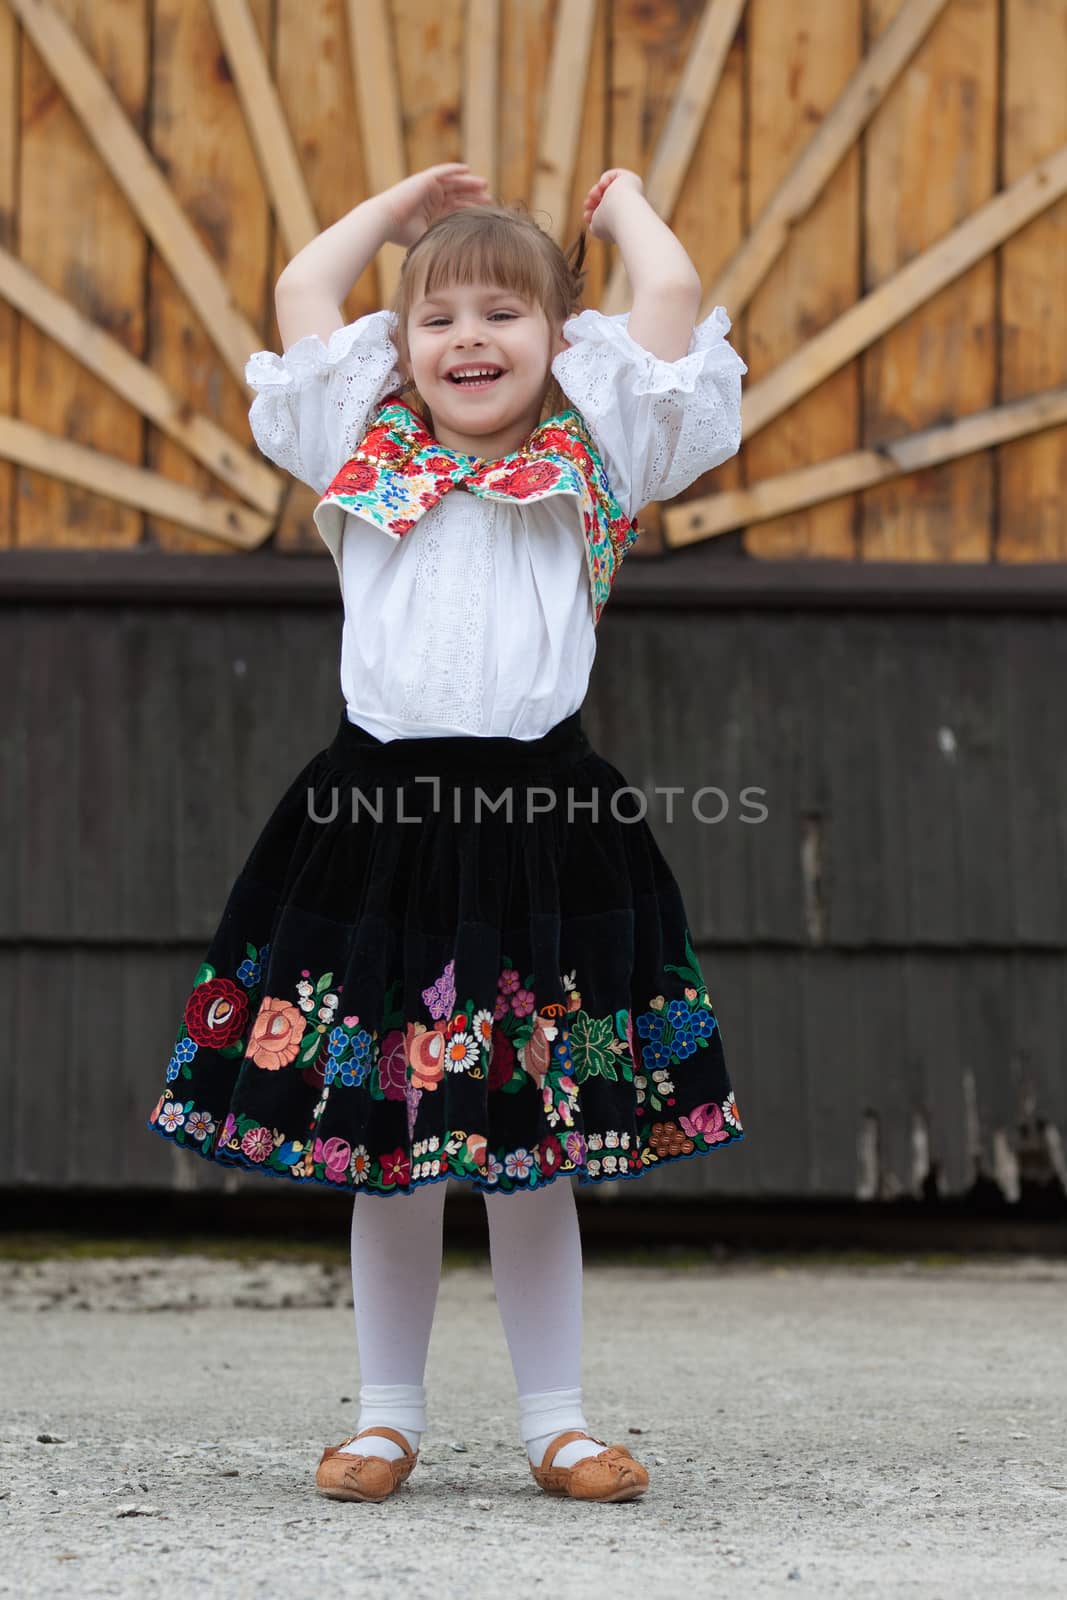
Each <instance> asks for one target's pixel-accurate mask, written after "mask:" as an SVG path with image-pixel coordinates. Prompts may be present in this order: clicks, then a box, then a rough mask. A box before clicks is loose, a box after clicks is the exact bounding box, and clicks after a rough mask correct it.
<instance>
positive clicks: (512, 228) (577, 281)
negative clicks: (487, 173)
mask: <svg viewBox="0 0 1067 1600" xmlns="http://www.w3.org/2000/svg"><path fill="white" fill-rule="evenodd" d="M584 262H585V233H584V232H580V233H579V235H578V237H577V239H576V240H575V241H574V243H573V244H571V245H570V246H568V248H567V249H566V250H565V251H564V250H561V249H560V247H559V245H558V244H557V243H556V241H555V240H554V239H553V238H552V237H551V235H550V234H547V233H546V232H545V231H544V229H543V228H542V227H541V226H540V225H539V224H538V223H536V222H535V221H534V220H533V218H532V217H531V216H530V214H529V212H528V211H527V209H526V207H525V206H524V205H523V204H522V202H518V203H517V204H515V205H502V204H490V205H476V206H463V207H461V208H460V209H459V210H457V211H450V212H449V213H448V214H447V216H444V217H439V218H438V220H437V221H436V222H434V223H431V225H430V227H428V228H427V229H426V232H425V233H424V234H422V235H421V237H420V238H419V239H417V240H416V242H415V243H414V244H413V245H412V246H411V247H410V249H409V250H408V252H407V254H406V255H405V257H404V264H403V266H402V268H401V271H400V281H399V283H398V284H397V289H396V294H395V295H394V297H393V304H392V307H391V310H392V312H393V314H394V316H395V317H396V319H397V324H396V328H395V330H394V332H393V338H394V341H395V343H396V346H397V349H398V351H399V353H400V357H401V360H402V362H403V363H404V365H405V366H406V367H407V369H408V370H410V367H411V351H410V348H409V346H408V337H407V325H408V317H409V315H410V313H411V309H412V307H413V305H414V304H415V301H416V299H417V298H418V296H419V295H420V294H422V295H430V294H433V293H434V292H435V290H437V289H439V288H444V287H445V286H448V285H452V284H470V283H492V284H499V285H500V287H501V288H504V289H510V290H512V291H513V292H514V293H516V294H520V295H523V296H525V298H526V299H528V300H530V301H532V302H533V304H534V305H539V306H540V307H541V308H542V310H543V311H544V313H545V316H546V317H547V318H548V322H549V325H550V327H551V328H552V329H553V332H554V331H555V329H556V327H557V326H562V324H563V323H564V322H566V321H567V319H568V318H569V317H572V316H574V315H576V313H577V312H578V311H579V310H580V309H581V299H582V293H583V290H584V288H585V278H586V274H585V270H584ZM400 395H402V396H404V397H405V398H406V400H407V403H408V404H409V405H410V406H411V408H412V410H413V411H417V412H418V414H419V416H420V417H421V418H422V420H423V422H425V423H426V425H427V426H428V427H429V426H430V425H431V423H432V418H431V416H430V411H429V407H428V406H427V405H426V402H425V400H423V398H422V396H421V395H420V394H419V391H418V390H417V389H416V387H415V383H414V380H413V379H409V380H408V382H407V383H406V384H405V386H404V388H403V389H401V390H400ZM569 405H570V401H569V400H568V399H567V397H566V395H565V394H564V393H563V391H562V389H561V388H560V386H559V384H558V383H557V381H556V379H555V378H554V377H552V378H551V379H550V382H549V385H548V390H547V392H546V394H545V400H544V404H543V405H542V407H541V415H540V417H539V418H538V426H539V425H540V424H541V423H542V422H545V421H546V420H547V419H548V418H549V417H553V416H555V415H556V414H557V412H559V411H563V410H565V409H566V408H567V406H569Z"/></svg>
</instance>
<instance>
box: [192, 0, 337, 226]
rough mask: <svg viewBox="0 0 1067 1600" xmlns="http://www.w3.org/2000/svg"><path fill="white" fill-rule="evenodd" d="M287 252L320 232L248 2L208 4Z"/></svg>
mask: <svg viewBox="0 0 1067 1600" xmlns="http://www.w3.org/2000/svg"><path fill="white" fill-rule="evenodd" d="M208 3H209V4H210V6H211V14H212V16H213V17H214V19H215V26H216V28H217V29H218V34H219V38H220V39H221V40H222V48H223V50H224V51H225V52H226V60H227V61H228V62H229V66H230V73H231V75H232V77H233V81H234V83H235V84H236V86H237V94H238V98H239V99H240V102H241V109H242V110H243V111H244V116H245V122H246V123H247V125H248V132H249V135H250V136H251V139H252V147H253V149H254V150H255V152H256V158H257V160H258V162H259V170H260V172H261V173H262V175H263V185H264V187H265V189H266V191H267V193H268V195H269V196H270V202H271V205H272V207H273V208H274V215H275V217H276V218H277V221H278V227H279V230H280V232H281V235H282V240H283V242H284V244H285V248H286V251H287V253H288V254H289V255H290V256H295V255H296V253H297V251H298V250H302V249H303V248H304V246H305V245H306V244H309V243H310V242H311V240H312V239H314V238H315V236H316V234H317V233H318V232H319V231H320V229H319V223H318V218H317V217H316V216H315V207H314V206H313V204H312V202H311V195H310V193H309V191H308V186H307V183H306V181H305V179H304V174H303V172H302V170H301V167H300V161H299V159H298V157H297V153H296V146H295V145H294V143H293V136H292V134H291V132H290V131H289V124H288V123H287V122H286V120H285V113H284V111H283V110H282V103H281V100H280V98H279V96H278V90H277V88H276V86H275V83H274V79H273V78H272V77H271V73H270V68H269V67H268V65H267V58H266V56H265V55H264V54H263V46H262V45H261V43H260V39H259V33H258V32H257V30H256V25H255V23H254V22H253V20H252V13H251V11H250V10H249V9H248V0H208Z"/></svg>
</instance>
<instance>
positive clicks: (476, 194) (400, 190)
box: [274, 161, 488, 350]
mask: <svg viewBox="0 0 1067 1600" xmlns="http://www.w3.org/2000/svg"><path fill="white" fill-rule="evenodd" d="M487 199H488V190H487V188H486V183H485V179H484V178H481V177H478V176H476V175H475V174H473V173H472V172H471V171H470V168H469V167H468V166H467V164H466V162H463V161H445V162H442V163H441V164H440V165H439V166H436V167H427V168H425V169H424V170H423V171H422V172H416V173H413V174H412V176H411V177H410V178H403V179H402V180H401V181H400V183H394V184H393V185H392V187H391V188H389V189H383V190H382V192H381V194H376V195H372V196H371V198H370V199H369V200H364V201H363V202H362V203H361V204H360V205H358V206H355V207H354V208H353V209H352V210H351V211H349V212H348V214H347V215H346V216H343V217H342V218H341V220H340V221H339V222H335V223H334V224H333V225H332V226H331V227H329V228H326V229H325V230H324V231H323V232H322V233H320V234H318V235H317V237H316V238H314V239H312V241H311V243H310V244H306V245H305V246H304V248H303V249H302V250H300V251H298V253H297V254H296V255H295V256H294V257H293V259H292V260H291V261H290V262H289V263H288V265H287V266H286V267H285V268H283V270H282V272H281V274H280V276H279V278H278V281H277V283H276V284H275V286H274V308H275V310H276V311H277V313H278V329H279V331H280V333H281V336H282V345H283V347H284V348H285V349H286V350H288V349H289V347H290V345H294V344H296V342H297V340H298V339H304V338H306V337H307V335H308V334H310V333H317V334H318V335H319V338H320V339H321V340H322V341H323V343H324V344H325V343H326V342H327V341H328V339H329V337H330V335H331V333H333V332H334V331H335V329H337V328H341V327H343V326H344V316H343V315H342V312H341V305H342V303H343V302H344V300H345V298H346V296H347V295H348V293H349V290H350V289H351V288H352V285H353V284H354V283H355V282H356V281H357V280H358V279H359V278H360V277H361V276H362V274H363V273H364V271H365V270H366V268H367V267H368V266H369V265H370V263H371V262H372V261H373V260H374V258H375V256H376V255H377V254H378V251H379V250H380V249H381V247H382V245H383V244H398V245H403V246H405V247H406V246H408V245H412V244H414V243H415V242H416V240H418V239H420V238H421V237H422V235H423V234H424V233H425V231H426V229H427V228H428V227H429V226H430V224H431V222H434V221H435V220H436V219H437V218H438V217H439V216H444V215H445V213H446V212H448V211H453V210H455V209H456V208H457V207H458V206H465V205H477V204H478V203H479V202H480V201H484V200H487Z"/></svg>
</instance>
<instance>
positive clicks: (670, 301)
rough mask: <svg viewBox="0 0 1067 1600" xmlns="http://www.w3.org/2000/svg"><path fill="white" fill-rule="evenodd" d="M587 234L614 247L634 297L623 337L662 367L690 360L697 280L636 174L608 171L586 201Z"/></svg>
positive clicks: (618, 169) (698, 292)
mask: <svg viewBox="0 0 1067 1600" xmlns="http://www.w3.org/2000/svg"><path fill="white" fill-rule="evenodd" d="M585 216H586V219H587V220H588V226H589V232H590V233H591V234H592V235H593V237H594V238H595V239H606V240H609V241H610V242H612V243H614V244H616V245H618V247H619V253H620V255H621V256H622V260H623V265H624V266H625V268H626V275H627V277H628V278H629V280H630V286H631V288H632V289H633V292H634V303H633V306H632V308H631V311H630V315H629V318H628V319H627V324H626V326H627V331H628V333H629V335H630V337H631V339H633V340H634V341H635V343H637V344H639V345H641V346H642V347H643V348H644V349H645V350H648V351H650V352H651V354H652V355H654V356H658V357H659V358H660V359H661V360H663V361H679V360H681V358H682V356H684V355H688V353H689V343H690V340H691V339H692V337H693V327H694V325H695V322H696V318H697V313H698V312H699V310H700V299H701V294H702V288H701V283H700V274H699V273H698V271H697V269H696V267H695V266H694V265H693V262H692V261H691V260H690V258H689V256H688V254H687V253H686V251H685V248H684V246H683V245H682V243H681V241H680V240H679V239H678V238H676V236H675V235H674V234H673V233H672V232H671V230H670V228H669V227H668V226H667V224H666V223H665V222H664V221H663V219H662V218H661V217H659V216H657V214H656V212H655V210H654V209H653V207H652V206H651V205H650V204H649V203H648V201H647V199H646V198H645V195H644V185H643V183H642V181H641V179H640V178H639V177H638V175H637V173H636V172H630V171H629V169H628V168H625V167H612V168H610V169H609V170H608V171H607V172H605V173H602V174H601V176H600V178H599V179H598V180H597V182H596V183H595V184H594V185H593V187H592V189H590V191H589V193H588V195H587V196H586V200H585Z"/></svg>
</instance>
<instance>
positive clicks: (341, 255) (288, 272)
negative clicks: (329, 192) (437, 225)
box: [274, 194, 393, 350]
mask: <svg viewBox="0 0 1067 1600" xmlns="http://www.w3.org/2000/svg"><path fill="white" fill-rule="evenodd" d="M392 230H393V220H392V217H391V216H390V214H389V211H388V209H387V207H386V205H385V198H384V196H383V195H380V194H376V195H372V197H371V198H370V199H369V200H364V201H363V202H362V204H361V205H358V206H355V207H353V209H352V210H351V211H349V212H348V214H347V215H346V216H343V217H342V218H341V219H340V221H339V222H335V223H334V224H333V226H332V227H329V228H326V229H325V230H324V231H323V232H322V233H320V234H318V235H317V236H316V237H315V238H314V239H312V241H311V243H310V244H306V245H305V246H304V248H303V249H302V250H301V251H299V252H298V253H297V254H296V255H295V256H294V257H293V259H292V260H291V261H290V262H289V263H288V265H287V266H286V267H284V268H283V270H282V272H281V274H280V275H279V278H278V281H277V283H276V284H275V285H274V309H275V311H276V312H277V313H278V330H279V332H280V333H281V336H282V347H283V349H286V350H288V349H289V347H290V345H294V344H296V342H297V340H298V339H304V338H306V337H307V335H308V334H309V333H317V334H318V336H319V338H320V339H321V340H322V342H323V344H327V343H328V342H329V338H330V335H331V333H333V332H334V330H335V329H336V328H343V327H344V321H345V319H344V315H343V313H342V311H341V305H342V303H343V301H344V300H345V298H346V296H347V295H348V292H349V290H350V289H351V288H352V285H353V284H354V283H355V282H356V281H357V280H358V279H359V278H360V277H361V276H362V274H363V272H364V271H365V270H366V268H367V267H368V266H369V265H370V263H371V262H372V261H373V260H374V258H375V256H376V255H377V254H378V251H379V250H380V249H381V247H382V245H383V244H385V243H386V241H387V240H388V239H389V237H390V235H391V233H392Z"/></svg>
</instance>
